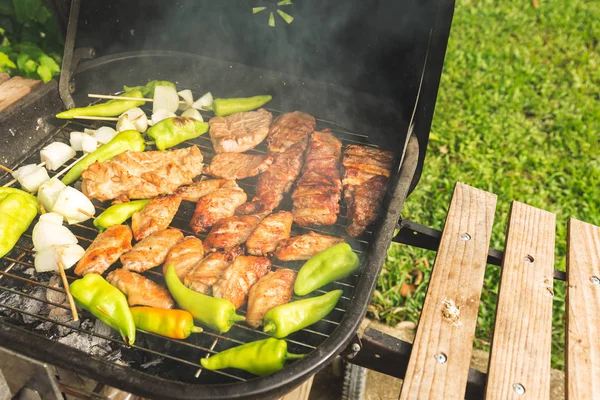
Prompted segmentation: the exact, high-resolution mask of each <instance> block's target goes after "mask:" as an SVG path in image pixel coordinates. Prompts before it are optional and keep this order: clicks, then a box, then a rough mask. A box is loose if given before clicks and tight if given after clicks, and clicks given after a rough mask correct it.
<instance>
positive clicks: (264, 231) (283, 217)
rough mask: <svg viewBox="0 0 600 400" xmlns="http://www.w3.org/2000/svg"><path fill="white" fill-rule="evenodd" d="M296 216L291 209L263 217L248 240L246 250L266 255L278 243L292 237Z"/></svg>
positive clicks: (273, 249)
mask: <svg viewBox="0 0 600 400" xmlns="http://www.w3.org/2000/svg"><path fill="white" fill-rule="evenodd" d="M292 222H294V216H293V215H292V213H291V212H289V211H279V212H278V213H275V214H271V215H269V216H268V217H266V218H265V219H263V220H262V221H261V222H260V223H259V224H258V226H257V227H256V229H254V231H253V232H252V233H251V234H250V236H249V237H248V240H246V251H248V254H252V255H255V256H266V255H267V254H269V253H272V252H274V251H275V249H276V248H277V244H278V243H279V242H280V241H281V240H283V239H287V238H289V237H290V232H291V231H292Z"/></svg>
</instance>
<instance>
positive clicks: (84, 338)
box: [58, 332, 92, 353]
mask: <svg viewBox="0 0 600 400" xmlns="http://www.w3.org/2000/svg"><path fill="white" fill-rule="evenodd" d="M58 341H59V342H60V343H62V344H66V345H67V346H70V347H74V348H76V349H78V350H81V351H84V352H86V353H89V352H90V351H91V350H92V336H91V335H88V334H87V333H80V332H72V333H69V334H68V335H67V336H64V337H62V338H60V339H58Z"/></svg>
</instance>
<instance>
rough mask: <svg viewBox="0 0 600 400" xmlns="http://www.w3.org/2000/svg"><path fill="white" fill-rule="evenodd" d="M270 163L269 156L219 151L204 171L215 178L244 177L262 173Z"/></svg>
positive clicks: (271, 158) (271, 159) (270, 158)
mask: <svg viewBox="0 0 600 400" xmlns="http://www.w3.org/2000/svg"><path fill="white" fill-rule="evenodd" d="M271 164H273V157H271V156H265V155H252V154H243V153H242V154H240V153H221V154H217V155H216V156H214V157H213V159H212V161H211V162H210V166H208V167H207V168H206V169H205V172H206V173H207V174H208V175H212V176H214V177H216V178H225V179H244V178H249V177H251V176H256V175H258V174H260V173H263V172H264V171H266V170H267V169H269V167H270V166H271Z"/></svg>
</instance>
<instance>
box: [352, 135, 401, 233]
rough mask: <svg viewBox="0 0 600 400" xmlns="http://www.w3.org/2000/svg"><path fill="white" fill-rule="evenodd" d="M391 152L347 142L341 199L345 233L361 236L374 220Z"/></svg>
mask: <svg viewBox="0 0 600 400" xmlns="http://www.w3.org/2000/svg"><path fill="white" fill-rule="evenodd" d="M393 157H394V156H393V153H392V152H390V151H383V150H379V149H375V148H372V147H367V146H357V145H348V146H347V147H346V151H345V152H344V159H343V161H342V164H343V165H344V167H345V171H344V179H343V180H342V183H343V185H344V200H345V201H346V217H347V219H348V226H346V232H348V235H350V236H352V237H357V236H358V235H360V234H361V233H362V232H363V231H364V230H365V228H366V227H367V226H368V225H369V224H371V223H372V222H373V221H375V219H377V210H378V209H379V207H380V206H381V202H382V200H383V195H384V194H385V188H386V186H387V181H388V178H389V176H390V170H391V168H392V161H393Z"/></svg>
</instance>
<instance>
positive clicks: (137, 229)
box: [131, 195, 181, 240]
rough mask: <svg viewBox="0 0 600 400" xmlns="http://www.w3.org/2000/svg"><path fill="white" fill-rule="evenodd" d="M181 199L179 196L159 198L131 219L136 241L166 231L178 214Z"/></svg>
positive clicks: (151, 201) (135, 213) (134, 214)
mask: <svg viewBox="0 0 600 400" xmlns="http://www.w3.org/2000/svg"><path fill="white" fill-rule="evenodd" d="M180 204H181V198H180V197H179V196H175V195H171V196H159V197H157V198H155V199H152V200H150V202H149V203H148V204H146V207H144V208H143V209H142V211H136V212H134V213H133V216H132V217H131V229H132V230H133V237H134V238H135V240H142V239H143V238H145V237H148V236H150V235H151V234H153V233H156V232H160V231H164V230H165V229H167V228H168V227H169V224H170V223H171V221H173V218H174V217H175V214H177V210H178V209H179V205H180Z"/></svg>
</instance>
